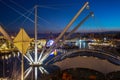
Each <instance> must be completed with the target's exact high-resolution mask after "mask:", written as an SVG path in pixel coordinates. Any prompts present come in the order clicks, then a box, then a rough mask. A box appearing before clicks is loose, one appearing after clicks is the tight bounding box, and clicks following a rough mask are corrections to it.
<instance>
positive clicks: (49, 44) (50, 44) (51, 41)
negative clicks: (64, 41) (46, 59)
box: [46, 40, 54, 47]
mask: <svg viewBox="0 0 120 80" xmlns="http://www.w3.org/2000/svg"><path fill="white" fill-rule="evenodd" d="M53 43H54V41H53V40H49V41H48V42H47V45H46V46H47V47H50V46H52V45H53Z"/></svg>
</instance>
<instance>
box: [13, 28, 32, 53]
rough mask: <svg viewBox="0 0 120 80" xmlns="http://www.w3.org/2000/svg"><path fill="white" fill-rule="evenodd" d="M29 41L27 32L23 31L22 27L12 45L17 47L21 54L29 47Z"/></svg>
mask: <svg viewBox="0 0 120 80" xmlns="http://www.w3.org/2000/svg"><path fill="white" fill-rule="evenodd" d="M30 41H31V40H30V37H29V36H28V34H27V33H26V32H25V30H24V29H23V28H21V29H20V31H19V33H18V34H17V36H16V37H15V39H14V41H13V42H14V45H15V46H16V47H17V48H18V50H19V51H20V52H21V53H22V54H25V53H26V52H27V49H28V47H29V44H30Z"/></svg>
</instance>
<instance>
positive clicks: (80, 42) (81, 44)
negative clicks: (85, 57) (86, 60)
mask: <svg viewBox="0 0 120 80" xmlns="http://www.w3.org/2000/svg"><path fill="white" fill-rule="evenodd" d="M79 42H80V46H79V48H82V44H81V43H82V40H81V39H80V40H79Z"/></svg>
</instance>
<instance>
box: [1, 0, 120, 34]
mask: <svg viewBox="0 0 120 80" xmlns="http://www.w3.org/2000/svg"><path fill="white" fill-rule="evenodd" d="M86 1H88V2H89V6H90V9H89V10H88V9H85V10H84V11H83V12H82V13H81V15H80V16H79V17H78V18H77V20H76V21H75V22H74V24H73V25H72V26H71V28H70V29H69V30H71V29H72V28H74V27H75V26H76V25H77V24H78V23H79V22H80V21H81V20H82V19H83V18H84V17H85V16H87V14H89V12H91V11H93V12H94V15H95V17H94V18H92V17H90V18H89V19H88V20H87V21H86V22H85V23H84V24H83V25H82V26H81V27H80V28H79V30H77V31H78V32H81V31H120V22H119V21H120V0H0V23H1V24H2V25H4V28H5V29H6V30H7V31H8V32H18V31H19V29H20V27H23V28H25V30H26V31H27V32H29V33H32V32H34V23H33V22H32V21H34V6H35V4H37V5H38V6H39V7H38V16H39V18H38V32H40V33H47V32H60V31H62V30H63V29H64V28H65V26H66V25H67V24H68V23H69V21H70V20H71V19H72V18H73V16H74V15H75V14H76V13H77V11H78V10H79V9H80V8H81V7H82V6H83V5H84V3H85V2H86ZM24 15H25V17H24ZM26 17H29V18H30V19H31V20H32V21H30V20H28V19H27V18H26Z"/></svg>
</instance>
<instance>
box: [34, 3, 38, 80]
mask: <svg viewBox="0 0 120 80" xmlns="http://www.w3.org/2000/svg"><path fill="white" fill-rule="evenodd" d="M37 7H38V6H37V5H35V64H38V61H37V59H38V57H37V56H38V55H37ZM35 80H37V67H35Z"/></svg>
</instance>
